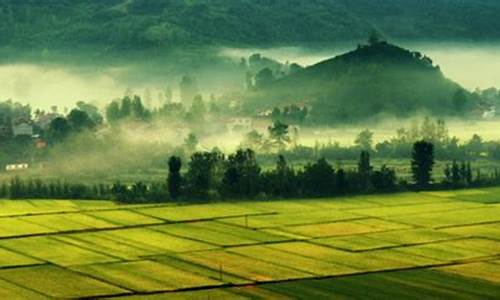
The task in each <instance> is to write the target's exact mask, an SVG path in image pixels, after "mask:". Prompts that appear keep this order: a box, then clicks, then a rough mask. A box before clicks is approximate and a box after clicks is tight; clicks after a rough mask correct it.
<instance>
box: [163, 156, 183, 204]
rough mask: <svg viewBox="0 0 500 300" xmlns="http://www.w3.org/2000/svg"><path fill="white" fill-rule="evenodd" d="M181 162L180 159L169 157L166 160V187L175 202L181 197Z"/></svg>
mask: <svg viewBox="0 0 500 300" xmlns="http://www.w3.org/2000/svg"><path fill="white" fill-rule="evenodd" d="M181 168H182V161H181V158H180V157H177V156H171V157H170V159H169V160H168V179H167V186H168V192H169V195H170V197H171V198H172V199H173V200H177V198H179V196H180V195H181V188H182V177H181Z"/></svg>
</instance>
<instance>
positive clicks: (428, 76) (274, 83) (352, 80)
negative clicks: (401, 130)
mask: <svg viewBox="0 0 500 300" xmlns="http://www.w3.org/2000/svg"><path fill="white" fill-rule="evenodd" d="M268 78H269V77H268ZM268 80H269V79H268ZM261 81H262V80H261ZM244 103H245V106H246V109H247V112H255V111H262V110H268V109H272V108H273V107H285V106H288V105H291V104H297V105H299V106H300V105H307V106H309V107H311V108H312V110H311V119H312V120H314V121H315V122H318V123H335V122H344V121H361V120H366V119H368V118H371V117H374V116H377V115H379V114H390V115H393V116H397V117H406V116H411V115H414V114H415V113H416V112H419V111H425V112H427V113H431V114H434V115H437V116H445V115H463V114H464V113H465V112H466V110H467V109H468V108H469V106H470V94H468V92H466V91H465V90H463V89H462V88H461V87H460V85H458V84H457V83H455V82H453V81H451V80H448V79H447V78H445V77H444V75H443V74H442V72H441V70H440V68H439V67H438V66H435V65H434V64H433V62H432V60H431V59H430V58H428V57H427V56H425V55H423V54H421V53H419V52H411V51H409V50H406V49H403V48H400V47H398V46H395V45H392V44H389V43H387V42H384V41H376V40H375V41H372V42H371V43H370V44H368V45H360V46H358V48H357V49H356V50H354V51H351V52H349V53H346V54H343V55H340V56H337V57H335V58H332V59H329V60H325V61H323V62H320V63H318V64H316V65H313V66H310V67H307V68H305V69H302V70H300V71H297V72H295V73H293V74H291V75H288V76H285V77H282V78H280V79H277V80H273V79H272V78H271V79H270V80H269V82H265V83H262V82H261V84H260V87H256V88H254V89H253V90H251V91H250V92H248V94H247V95H246V99H245V102H244Z"/></svg>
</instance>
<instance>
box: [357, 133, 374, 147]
mask: <svg viewBox="0 0 500 300" xmlns="http://www.w3.org/2000/svg"><path fill="white" fill-rule="evenodd" d="M354 144H355V145H356V146H358V147H359V148H361V150H364V151H371V150H372V144H373V132H371V131H370V130H368V129H365V130H363V131H361V132H360V133H359V134H358V136H357V137H356V139H355V140H354Z"/></svg>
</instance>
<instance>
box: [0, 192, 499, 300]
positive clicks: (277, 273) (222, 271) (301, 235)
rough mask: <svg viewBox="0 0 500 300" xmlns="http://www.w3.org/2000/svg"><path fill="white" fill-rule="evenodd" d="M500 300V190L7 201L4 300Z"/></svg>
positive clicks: (0, 266)
mask: <svg viewBox="0 0 500 300" xmlns="http://www.w3.org/2000/svg"><path fill="white" fill-rule="evenodd" d="M51 298H92V299H95V298H114V299H119V298H125V299H126V298H129V299H249V298H251V299H254V298H256V299H296V298H305V299H328V298H348V299H349V298H356V299H359V298H362V299H422V298H425V299H499V298H500V189H499V188H488V189H475V190H464V191H444V192H422V193H402V194H391V195H368V196H356V197H345V198H332V199H303V200H286V201H285V200H283V201H260V202H259V201H253V202H250V201H246V202H227V203H224V202H219V203H208V204H193V205H174V204H151V205H149V204H145V205H119V204H116V203H113V202H107V201H69V200H52V201H50V200H31V201H21V200H0V299H51Z"/></svg>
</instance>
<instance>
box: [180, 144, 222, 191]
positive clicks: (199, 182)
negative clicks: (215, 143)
mask: <svg viewBox="0 0 500 300" xmlns="http://www.w3.org/2000/svg"><path fill="white" fill-rule="evenodd" d="M220 158H221V157H220V156H219V154H218V153H217V152H196V153H194V154H193V155H192V156H191V160H190V161H189V168H188V172H187V173H186V183H187V192H188V193H189V195H190V196H191V197H193V198H196V199H208V198H210V196H211V195H212V194H213V193H214V190H213V189H214V188H215V167H216V164H217V162H218V160H219V159H220Z"/></svg>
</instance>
